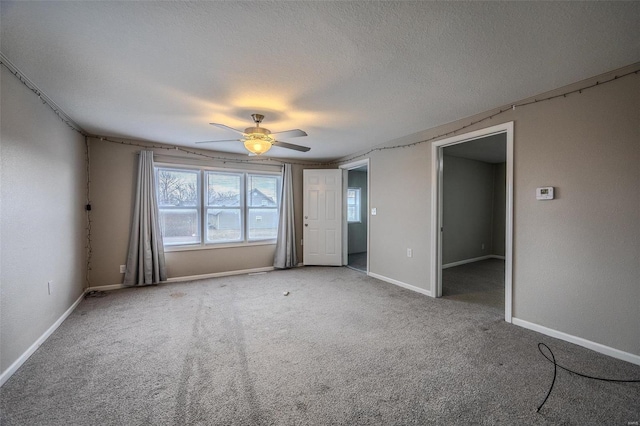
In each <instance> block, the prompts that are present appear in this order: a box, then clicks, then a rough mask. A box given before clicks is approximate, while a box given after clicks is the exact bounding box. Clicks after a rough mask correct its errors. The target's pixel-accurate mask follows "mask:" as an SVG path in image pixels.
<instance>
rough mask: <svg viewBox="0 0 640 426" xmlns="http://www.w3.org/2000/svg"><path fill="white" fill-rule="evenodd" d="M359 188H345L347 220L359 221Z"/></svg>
mask: <svg viewBox="0 0 640 426" xmlns="http://www.w3.org/2000/svg"><path fill="white" fill-rule="evenodd" d="M360 221H361V220H360V188H348V189H347V222H360Z"/></svg>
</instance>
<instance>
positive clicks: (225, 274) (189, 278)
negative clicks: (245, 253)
mask: <svg viewBox="0 0 640 426" xmlns="http://www.w3.org/2000/svg"><path fill="white" fill-rule="evenodd" d="M274 269H275V268H274V267H273V266H265V267H264V268H252V269H241V270H237V271H226V272H214V273H211V274H202V275H189V276H186V277H175V278H169V279H168V280H167V282H168V283H179V282H184V281H195V280H205V279H208V278H218V277H228V276H231V275H245V274H255V273H256V272H270V271H273V270H274Z"/></svg>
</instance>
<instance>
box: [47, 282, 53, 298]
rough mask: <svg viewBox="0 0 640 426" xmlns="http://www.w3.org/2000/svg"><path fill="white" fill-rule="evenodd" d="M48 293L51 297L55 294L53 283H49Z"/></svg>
mask: <svg viewBox="0 0 640 426" xmlns="http://www.w3.org/2000/svg"><path fill="white" fill-rule="evenodd" d="M47 292H48V293H49V296H51V293H53V281H47Z"/></svg>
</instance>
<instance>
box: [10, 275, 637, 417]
mask: <svg viewBox="0 0 640 426" xmlns="http://www.w3.org/2000/svg"><path fill="white" fill-rule="evenodd" d="M283 291H289V292H290V294H289V295H288V296H284V295H283ZM540 341H542V342H545V343H547V344H548V345H549V346H550V347H551V348H552V349H553V350H554V352H555V355H556V358H557V359H558V361H559V362H560V363H564V364H566V365H568V366H570V367H573V368H575V369H577V370H579V371H583V372H585V373H588V374H593V375H601V376H608V377H618V378H624V377H634V378H639V377H640V366H635V365H632V364H629V363H625V362H623V361H619V360H616V359H612V358H609V357H606V356H604V355H600V354H598V353H595V352H592V351H589V350H587V349H584V348H581V347H578V346H575V345H572V344H569V343H565V342H561V341H558V340H555V339H552V338H549V337H545V336H542V335H540V334H537V333H535V332H532V331H529V330H525V329H522V328H519V327H516V326H513V325H510V324H507V323H505V322H504V321H502V318H501V315H500V314H497V313H495V312H493V311H492V310H487V309H486V308H484V307H482V306H479V305H475V304H471V303H467V302H462V301H457V300H443V299H440V300H434V299H431V298H429V297H426V296H423V295H420V294H418V293H415V292H411V291H408V290H405V289H402V288H400V287H397V286H394V285H391V284H388V283H384V282H381V281H378V280H376V279H372V278H369V277H367V276H366V275H365V274H362V273H359V272H357V271H353V270H351V269H348V268H320V267H305V268H299V269H295V270H289V271H275V272H271V273H267V274H262V275H254V276H235V277H226V278H217V279H211V280H203V281H194V282H189V283H176V284H167V285H161V286H157V287H148V288H140V289H126V290H118V291H113V292H110V293H108V295H107V296H106V297H103V298H88V299H86V300H84V301H83V302H82V303H81V304H80V305H79V307H78V308H77V309H76V310H75V312H74V313H73V314H72V315H71V316H70V317H69V318H68V319H67V320H66V321H65V322H64V323H63V324H62V326H61V327H60V328H59V329H58V330H57V331H56V332H55V333H54V334H53V335H52V336H51V337H50V338H49V339H48V340H47V341H46V342H45V343H44V345H42V347H40V349H38V350H37V351H36V353H35V354H34V355H33V356H32V357H31V358H30V359H29V360H28V361H27V362H26V363H25V364H24V365H23V366H22V367H21V368H20V369H19V370H18V371H17V372H16V374H14V376H13V377H12V378H11V379H10V380H9V381H8V382H7V383H6V384H5V385H4V386H3V387H2V389H1V390H0V409H1V414H0V420H1V423H2V425H3V426H4V425H103V424H104V425H165V424H166V425H187V424H188V425H195V424H201V425H367V424H372V425H373V424H375V425H426V424H441V425H450V424H507V425H513V424H527V425H528V424H569V425H571V424H575V425H578V424H579V425H585V424H593V425H602V424H611V425H616V424H617V425H627V423H628V422H634V421H638V420H640V404H639V401H640V386H639V385H638V384H620V383H604V382H597V381H590V380H586V379H583V378H580V377H576V376H574V375H571V374H568V373H565V372H560V373H559V375H558V379H557V381H556V387H555V389H554V392H553V393H552V394H551V397H550V398H549V400H548V402H547V404H546V405H545V406H544V408H543V409H542V411H541V412H540V413H536V412H535V408H536V407H537V405H538V404H539V403H540V402H541V401H542V399H543V398H544V396H545V394H546V392H547V389H548V387H549V384H550V382H551V379H552V374H553V365H552V364H550V363H549V362H548V361H546V360H545V359H544V358H543V357H542V356H541V355H540V354H539V353H538V350H537V346H536V344H537V343H538V342H540Z"/></svg>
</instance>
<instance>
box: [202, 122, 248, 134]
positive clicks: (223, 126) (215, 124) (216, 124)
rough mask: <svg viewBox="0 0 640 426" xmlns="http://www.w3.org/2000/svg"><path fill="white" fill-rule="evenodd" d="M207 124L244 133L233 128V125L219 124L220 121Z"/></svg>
mask: <svg viewBox="0 0 640 426" xmlns="http://www.w3.org/2000/svg"><path fill="white" fill-rule="evenodd" d="M209 124H211V125H212V126H216V127H220V128H221V129H225V130H231V131H232V132H236V133H240V134H241V135H244V132H242V131H240V130H237V129H234V128H233V127H229V126H225V125H224V124H220V123H209Z"/></svg>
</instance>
